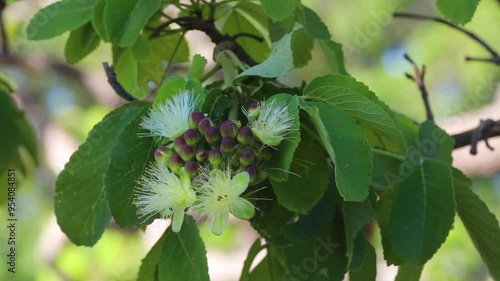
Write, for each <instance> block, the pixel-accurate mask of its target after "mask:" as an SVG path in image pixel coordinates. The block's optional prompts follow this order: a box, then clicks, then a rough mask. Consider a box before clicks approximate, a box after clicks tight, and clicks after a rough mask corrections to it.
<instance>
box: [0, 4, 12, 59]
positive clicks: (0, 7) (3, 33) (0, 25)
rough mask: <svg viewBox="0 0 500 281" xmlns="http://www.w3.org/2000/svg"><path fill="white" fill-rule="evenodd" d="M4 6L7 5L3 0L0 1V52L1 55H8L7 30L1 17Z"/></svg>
mask: <svg viewBox="0 0 500 281" xmlns="http://www.w3.org/2000/svg"><path fill="white" fill-rule="evenodd" d="M5 7H7V3H5V0H2V1H0V36H1V38H2V39H1V40H2V50H0V53H1V55H2V56H8V55H9V54H10V52H9V41H8V38H7V32H6V31H5V21H4V18H3V10H4V9H5Z"/></svg>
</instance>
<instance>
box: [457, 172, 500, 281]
mask: <svg viewBox="0 0 500 281" xmlns="http://www.w3.org/2000/svg"><path fill="white" fill-rule="evenodd" d="M453 185H454V187H455V200H456V202H457V213H458V216H459V217H460V219H461V220H462V222H463V224H464V226H465V229H466V230H467V232H468V233H469V236H470V238H471V240H472V242H473V243H474V246H476V249H477V251H478V252H479V254H480V255H481V258H482V259H483V261H484V263H485V264H486V267H487V268H488V271H489V272H490V275H491V276H492V277H493V279H494V280H500V267H499V266H498V265H499V264H500V227H499V226H498V220H497V218H495V215H493V214H492V213H491V211H490V210H488V207H487V206H486V204H485V203H484V202H483V201H482V200H481V199H480V198H479V197H478V196H477V195H476V194H475V193H474V192H473V191H472V190H471V189H470V185H471V182H470V180H469V179H468V178H467V177H466V176H464V175H463V174H462V172H460V171H459V170H457V169H453Z"/></svg>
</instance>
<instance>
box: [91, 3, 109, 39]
mask: <svg viewBox="0 0 500 281" xmlns="http://www.w3.org/2000/svg"><path fill="white" fill-rule="evenodd" d="M105 6H106V0H98V1H97V3H96V4H95V7H94V13H93V15H92V26H93V27H94V29H95V31H96V32H97V34H99V37H101V39H102V40H104V42H109V35H108V31H107V30H106V25H104V7H105Z"/></svg>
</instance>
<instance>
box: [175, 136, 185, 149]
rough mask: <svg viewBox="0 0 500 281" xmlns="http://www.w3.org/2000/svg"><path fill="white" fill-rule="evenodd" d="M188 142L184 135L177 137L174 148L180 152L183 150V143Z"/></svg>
mask: <svg viewBox="0 0 500 281" xmlns="http://www.w3.org/2000/svg"><path fill="white" fill-rule="evenodd" d="M185 144H186V141H185V140H184V138H183V137H178V138H176V139H175V141H174V149H175V151H176V152H177V153H180V152H181V148H182V146H183V145H185Z"/></svg>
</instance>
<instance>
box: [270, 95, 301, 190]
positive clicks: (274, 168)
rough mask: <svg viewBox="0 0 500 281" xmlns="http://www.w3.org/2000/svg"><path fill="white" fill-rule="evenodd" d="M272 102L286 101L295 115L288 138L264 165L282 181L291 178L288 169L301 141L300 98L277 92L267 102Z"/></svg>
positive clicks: (273, 177)
mask: <svg viewBox="0 0 500 281" xmlns="http://www.w3.org/2000/svg"><path fill="white" fill-rule="evenodd" d="M271 102H277V103H280V102H284V103H285V104H287V105H288V112H289V113H290V114H292V116H293V117H294V118H293V119H294V121H293V127H292V128H291V130H292V131H291V132H290V133H288V135H287V136H286V139H285V140H284V141H282V142H281V143H280V144H279V145H278V147H277V150H276V151H275V152H274V153H273V156H272V157H271V159H269V161H268V162H266V165H265V167H264V169H265V171H266V172H267V173H268V175H269V178H270V179H271V180H273V181H275V182H282V181H286V180H288V178H289V172H288V170H290V167H291V164H292V161H293V158H294V152H295V150H296V149H297V147H298V146H299V143H300V130H299V129H300V121H299V108H298V100H297V97H296V96H292V95H289V94H277V95H273V96H272V97H270V98H269V99H267V100H266V103H271ZM299 161H300V160H299Z"/></svg>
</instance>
